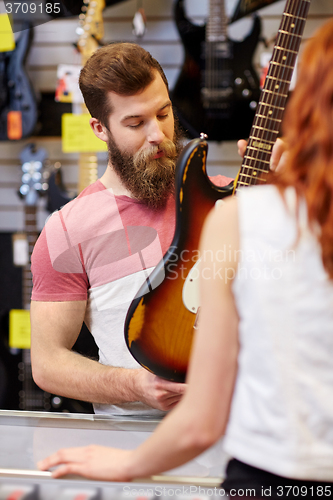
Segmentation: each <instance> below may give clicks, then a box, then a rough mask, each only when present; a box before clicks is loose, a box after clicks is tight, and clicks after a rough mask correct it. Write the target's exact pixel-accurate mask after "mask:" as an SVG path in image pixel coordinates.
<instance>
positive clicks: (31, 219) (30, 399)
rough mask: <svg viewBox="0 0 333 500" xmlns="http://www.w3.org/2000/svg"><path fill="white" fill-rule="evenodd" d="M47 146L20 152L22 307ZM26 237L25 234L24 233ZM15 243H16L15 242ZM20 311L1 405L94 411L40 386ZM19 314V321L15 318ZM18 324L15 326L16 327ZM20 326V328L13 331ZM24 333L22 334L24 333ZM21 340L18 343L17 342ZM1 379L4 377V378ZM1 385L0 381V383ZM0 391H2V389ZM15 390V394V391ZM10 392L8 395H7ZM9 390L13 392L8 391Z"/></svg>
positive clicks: (12, 319)
mask: <svg viewBox="0 0 333 500" xmlns="http://www.w3.org/2000/svg"><path fill="white" fill-rule="evenodd" d="M46 156H47V154H46V151H45V149H36V148H35V145H34V144H28V145H27V146H25V147H24V149H23V150H22V152H21V155H20V158H21V163H22V167H21V168H22V185H21V187H20V190H19V194H20V197H21V198H22V199H24V238H25V240H26V242H27V252H26V254H27V255H26V256H25V259H23V260H26V262H27V263H26V264H25V265H23V266H22V309H23V310H24V312H25V311H28V310H29V308H30V297H31V290H32V276H31V270H30V257H31V254H32V250H33V247H34V244H35V242H36V240H37V237H38V229H37V205H38V200H39V197H40V196H41V195H43V194H45V193H46V191H47V189H48V184H47V180H46V179H47V178H48V172H47V171H45V169H44V164H45V160H46ZM21 236H23V234H21ZM14 245H15V242H14ZM21 312H22V311H21V310H12V311H10V319H9V325H10V328H9V346H10V349H7V350H8V353H9V356H10V355H11V359H7V358H9V356H7V357H6V363H5V364H3V365H2V370H4V377H5V379H7V382H9V377H14V379H13V380H11V382H10V386H9V387H8V388H6V387H2V391H3V398H2V399H1V403H2V408H5V409H11V410H18V409H20V410H31V411H69V412H76V413H77V412H79V413H91V412H92V407H91V405H90V404H88V403H84V402H81V401H76V400H72V399H68V398H62V397H59V396H56V395H51V394H49V393H47V392H45V391H43V390H42V389H40V388H39V387H38V386H37V385H36V384H35V382H34V380H33V378H32V370H31V358H30V349H29V348H21V345H20V342H22V341H21V339H20V337H21V336H22V334H23V335H24V337H25V338H26V337H27V335H29V334H30V332H29V330H30V321H29V314H24V315H23V316H22V315H21V314H20V313H21ZM15 315H16V318H17V317H18V316H19V318H21V319H19V320H18V321H19V323H18V321H17V320H16V321H15ZM15 325H16V326H15ZM15 328H19V331H14V329H15ZM22 332H23V333H22ZM15 342H18V344H15ZM23 343H24V344H25V343H26V342H25V341H23ZM1 382H2V380H1ZM0 388H1V383H0ZM0 392H1V391H0ZM13 392H16V394H13ZM6 393H7V394H6ZM8 393H10V394H8Z"/></svg>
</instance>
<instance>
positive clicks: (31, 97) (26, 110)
mask: <svg viewBox="0 0 333 500" xmlns="http://www.w3.org/2000/svg"><path fill="white" fill-rule="evenodd" d="M31 42H32V29H31V28H30V25H28V24H27V25H26V26H25V27H23V31H22V32H21V34H20V36H19V38H18V40H17V42H16V48H15V49H14V50H13V51H11V52H4V53H2V54H0V57H1V65H0V67H1V69H2V71H1V73H2V77H1V84H2V85H6V89H7V90H6V93H4V91H2V98H1V100H0V103H1V107H0V140H2V141H6V140H8V139H12V138H15V139H23V138H25V137H29V136H30V135H31V134H32V133H33V131H34V129H35V126H36V123H37V103H36V98H35V94H34V91H33V88H32V86H31V83H30V81H29V78H28V76H27V74H26V72H25V69H24V64H25V61H26V57H27V54H28V51H29V49H30V45H31ZM10 112H17V113H19V114H20V117H19V122H20V127H18V126H16V128H18V129H19V128H20V129H21V130H17V131H15V137H12V136H11V134H10V133H9V126H8V116H9V114H10Z"/></svg>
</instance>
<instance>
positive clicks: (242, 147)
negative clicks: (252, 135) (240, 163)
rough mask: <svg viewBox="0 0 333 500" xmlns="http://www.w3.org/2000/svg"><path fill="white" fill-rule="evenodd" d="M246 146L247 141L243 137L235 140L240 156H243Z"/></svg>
mask: <svg viewBox="0 0 333 500" xmlns="http://www.w3.org/2000/svg"><path fill="white" fill-rule="evenodd" d="M246 147H247V141H245V140H244V139H240V140H239V141H238V142H237V149H238V154H239V156H241V157H242V158H243V156H244V154H245V151H246Z"/></svg>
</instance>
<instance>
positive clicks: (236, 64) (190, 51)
mask: <svg viewBox="0 0 333 500" xmlns="http://www.w3.org/2000/svg"><path fill="white" fill-rule="evenodd" d="M175 21H176V25H177V28H178V31H179V34H180V37H181V39H182V42H183V45H184V48H185V61H184V64H183V67H182V70H181V73H180V75H179V77H178V80H177V82H176V84H175V87H174V90H173V94H172V102H173V104H174V106H175V109H176V113H177V116H178V118H179V121H180V123H181V124H182V126H183V127H184V128H185V129H186V130H187V131H188V134H189V136H190V137H192V138H193V137H198V136H199V135H200V133H201V132H204V133H205V134H207V135H208V138H209V140H213V141H222V140H237V139H239V138H241V137H248V134H249V131H250V129H251V125H252V122H253V118H254V115H255V109H256V103H257V102H258V99H259V96H260V86H259V79H258V75H257V73H256V71H255V70H254V68H253V66H252V58H253V54H254V51H255V49H256V46H257V43H258V40H259V37H260V32H261V22H260V19H259V17H255V18H254V22H253V27H252V31H251V33H250V34H249V35H248V36H247V37H246V38H245V39H244V40H243V41H241V42H238V41H232V40H230V39H228V40H227V41H226V43H225V44H224V48H223V49H222V50H220V47H221V45H222V44H218V43H215V44H213V45H212V48H209V49H207V42H205V37H206V27H205V26H197V25H195V24H192V23H191V22H190V21H189V20H188V19H187V18H186V16H185V12H184V0H178V1H177V2H176V6H175ZM207 50H208V51H209V50H211V51H213V53H212V54H211V57H213V59H214V61H213V62H211V63H210V64H212V68H211V71H213V72H214V74H213V76H212V77H211V80H212V86H213V89H212V92H214V91H215V90H217V92H220V94H219V98H218V101H217V103H216V105H214V103H212V102H210V103H209V104H208V105H207V104H205V102H204V95H203V86H204V85H206V84H205V83H204V78H205V71H207V69H208V68H207ZM206 86H207V85H206Z"/></svg>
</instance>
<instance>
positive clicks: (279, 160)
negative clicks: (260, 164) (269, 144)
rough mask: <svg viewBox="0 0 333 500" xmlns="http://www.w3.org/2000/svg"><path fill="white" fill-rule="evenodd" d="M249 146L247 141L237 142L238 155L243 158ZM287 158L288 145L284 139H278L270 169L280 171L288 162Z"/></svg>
mask: <svg viewBox="0 0 333 500" xmlns="http://www.w3.org/2000/svg"><path fill="white" fill-rule="evenodd" d="M246 146H247V141H245V140H244V139H241V140H240V141H238V142H237V147H238V154H239V155H240V156H241V157H242V158H243V156H244V154H245V150H246ZM286 158H287V148H286V144H285V142H284V141H283V140H282V139H277V140H276V142H275V144H274V146H273V149H272V155H271V159H270V169H271V170H273V171H275V170H276V171H277V172H278V171H280V170H281V169H282V168H283V167H284V165H285V162H286Z"/></svg>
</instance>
